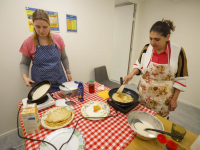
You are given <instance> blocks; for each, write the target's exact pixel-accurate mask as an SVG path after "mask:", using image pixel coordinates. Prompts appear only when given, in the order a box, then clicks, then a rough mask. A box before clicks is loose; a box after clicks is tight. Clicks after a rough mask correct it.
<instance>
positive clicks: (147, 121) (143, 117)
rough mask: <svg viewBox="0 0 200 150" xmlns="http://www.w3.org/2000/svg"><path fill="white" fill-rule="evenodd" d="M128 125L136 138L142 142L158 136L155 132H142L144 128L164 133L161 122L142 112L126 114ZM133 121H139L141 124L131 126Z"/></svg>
mask: <svg viewBox="0 0 200 150" xmlns="http://www.w3.org/2000/svg"><path fill="white" fill-rule="evenodd" d="M127 119H128V124H129V126H130V127H131V128H132V129H133V130H134V131H135V132H137V135H136V136H137V137H138V138H140V139H142V140H152V139H155V138H157V135H158V134H160V133H158V132H155V131H144V129H145V128H153V129H158V130H161V131H164V127H163V124H162V122H161V121H160V120H159V119H158V118H157V117H155V116H153V115H152V114H150V113H147V112H144V111H132V112H131V113H129V114H128V117H127ZM134 119H139V120H140V121H142V123H139V122H137V123H135V125H134V124H133V122H132V121H133V120H134Z"/></svg>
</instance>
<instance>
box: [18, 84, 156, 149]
mask: <svg viewBox="0 0 200 150" xmlns="http://www.w3.org/2000/svg"><path fill="white" fill-rule="evenodd" d="M99 86H101V84H99V83H97V82H95V93H93V94H90V93H89V91H88V85H86V84H84V101H83V102H79V101H78V97H77V96H76V97H71V98H69V99H70V100H72V101H75V102H76V103H77V104H76V105H74V106H73V107H74V113H75V116H74V119H73V120H72V122H71V123H70V124H68V125H67V126H65V127H64V128H74V127H75V124H76V122H77V121H78V119H80V118H82V117H83V116H82V114H81V108H82V106H83V105H84V104H85V103H87V102H89V101H100V102H104V103H107V100H106V99H103V98H102V97H100V96H99V95H97V94H96V93H97V92H100V91H98V90H97V89H98V87H99ZM105 90H108V91H109V90H110V88H107V87H105ZM59 92H60V91H59ZM53 97H56V98H58V99H60V98H61V97H59V96H58V94H57V93H53ZM19 105H20V103H19ZM109 107H110V116H113V115H116V111H115V109H114V108H112V107H111V106H109ZM49 108H53V107H49ZM49 108H47V109H44V110H41V111H39V116H40V117H41V116H42V115H43V114H44V113H46V112H47V111H48V109H49ZM135 110H140V111H146V112H149V113H151V114H153V115H156V113H155V112H153V111H151V110H149V109H147V108H145V107H143V106H141V105H138V106H137V107H135V108H134V109H133V110H132V111H135ZM21 123H22V122H21ZM22 128H23V123H22ZM23 130H24V128H23ZM76 130H78V131H79V132H80V133H81V134H82V135H83V137H84V140H85V150H96V149H115V150H117V149H124V148H125V147H126V146H127V145H128V144H129V143H130V142H131V141H132V140H133V139H134V137H135V132H134V131H133V130H132V129H131V128H130V126H129V125H128V122H127V115H125V114H123V113H121V112H119V111H118V116H117V117H110V118H106V119H103V120H97V121H96V120H88V119H82V120H80V121H79V123H78V125H77V128H76ZM24 132H25V131H24ZM51 132H53V130H48V129H44V128H41V130H40V133H38V134H30V135H27V134H26V133H24V135H25V137H28V138H37V139H41V140H44V139H45V137H46V136H47V135H49V134H50V133H51ZM66 140H67V139H66ZM25 142H26V148H27V150H33V149H38V148H39V146H40V144H41V142H33V141H27V140H25Z"/></svg>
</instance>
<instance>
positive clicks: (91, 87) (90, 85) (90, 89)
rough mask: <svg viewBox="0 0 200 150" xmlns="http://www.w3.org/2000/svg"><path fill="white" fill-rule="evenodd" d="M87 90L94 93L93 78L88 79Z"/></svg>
mask: <svg viewBox="0 0 200 150" xmlns="http://www.w3.org/2000/svg"><path fill="white" fill-rule="evenodd" d="M89 92H90V93H94V92H95V84H94V80H90V81H89Z"/></svg>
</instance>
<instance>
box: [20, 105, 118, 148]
mask: <svg viewBox="0 0 200 150" xmlns="http://www.w3.org/2000/svg"><path fill="white" fill-rule="evenodd" d="M22 105H23V103H22V104H21V106H20V107H19V110H18V113H17V129H18V136H19V137H20V138H22V139H26V140H31V141H39V142H45V143H47V144H50V145H51V146H53V148H54V149H55V150H57V148H56V147H55V146H54V145H53V144H51V143H49V142H47V141H44V140H37V139H30V138H26V137H22V136H20V134H19V124H18V120H19V119H18V117H19V112H20V110H21V107H22ZM115 112H116V115H114V116H107V117H83V118H79V119H78V121H77V122H76V125H75V127H74V130H73V132H72V134H71V136H70V138H69V140H68V141H67V142H65V143H63V144H62V145H61V147H60V148H59V150H61V148H62V147H63V146H64V145H65V144H67V143H69V141H70V140H71V138H72V136H73V134H74V131H75V129H76V127H77V125H78V122H79V121H80V120H82V119H103V118H110V117H117V116H118V113H117V110H115Z"/></svg>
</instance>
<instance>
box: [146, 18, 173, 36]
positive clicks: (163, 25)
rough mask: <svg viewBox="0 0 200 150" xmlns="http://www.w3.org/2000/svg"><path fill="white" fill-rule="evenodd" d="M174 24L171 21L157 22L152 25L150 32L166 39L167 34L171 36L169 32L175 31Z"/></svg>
mask: <svg viewBox="0 0 200 150" xmlns="http://www.w3.org/2000/svg"><path fill="white" fill-rule="evenodd" d="M175 27H176V26H174V23H173V21H171V20H164V19H162V21H157V22H156V23H154V24H153V26H152V27H151V29H150V32H152V31H153V32H157V33H160V34H161V35H162V36H164V37H166V36H167V35H168V34H171V31H174V30H175Z"/></svg>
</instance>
